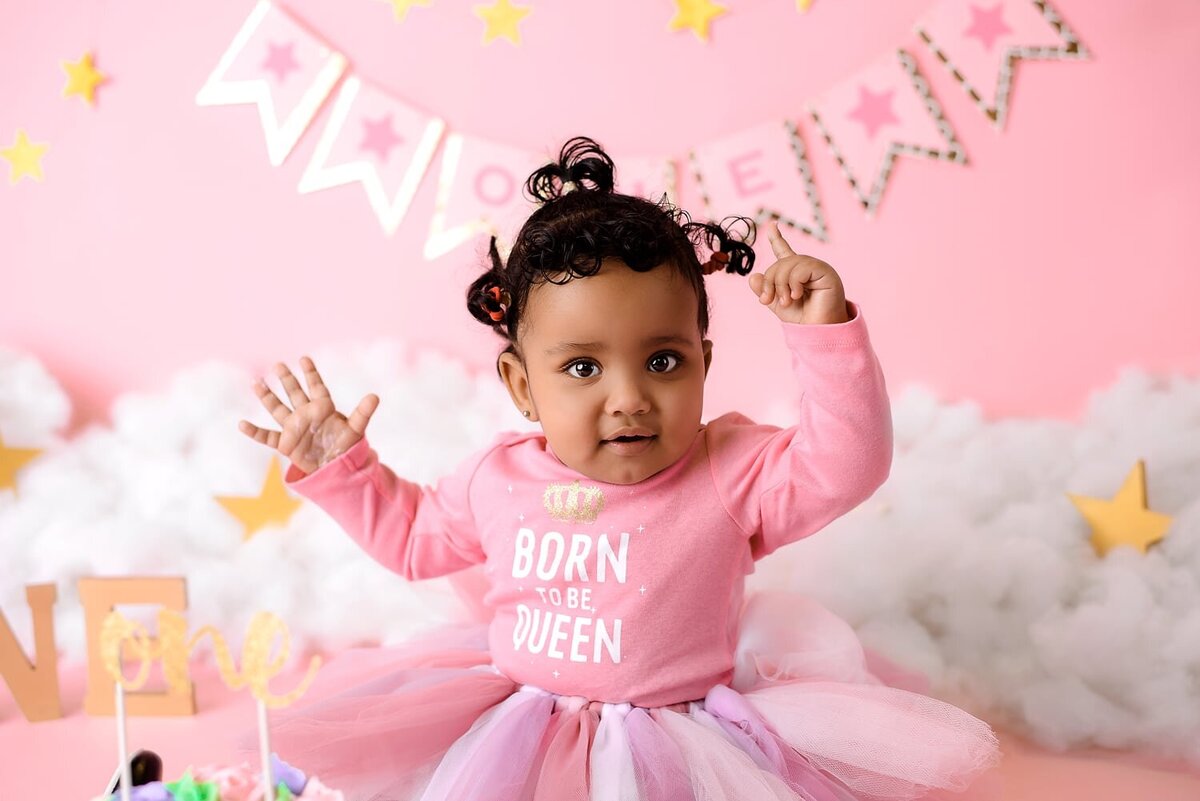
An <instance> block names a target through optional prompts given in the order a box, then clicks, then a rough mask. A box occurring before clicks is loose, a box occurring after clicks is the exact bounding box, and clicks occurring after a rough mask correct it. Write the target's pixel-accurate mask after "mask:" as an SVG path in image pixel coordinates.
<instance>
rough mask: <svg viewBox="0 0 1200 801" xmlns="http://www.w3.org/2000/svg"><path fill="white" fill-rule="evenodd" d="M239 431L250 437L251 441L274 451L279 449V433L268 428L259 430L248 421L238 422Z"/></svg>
mask: <svg viewBox="0 0 1200 801" xmlns="http://www.w3.org/2000/svg"><path fill="white" fill-rule="evenodd" d="M238 431H241V432H242V433H243V434H245V435H246V436H248V437H249V438H250V439H252V440H254V441H255V442H261V443H262V444H263V445H266V446H267V447H268V448H273V449H274V448H278V447H279V432H278V431H270V430H268V429H266V428H259V427H258V426H256V425H254V423H251V422H249V421H248V420H239V421H238Z"/></svg>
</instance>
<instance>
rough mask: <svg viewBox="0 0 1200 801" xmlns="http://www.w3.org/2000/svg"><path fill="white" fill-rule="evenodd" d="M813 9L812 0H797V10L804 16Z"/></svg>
mask: <svg viewBox="0 0 1200 801" xmlns="http://www.w3.org/2000/svg"><path fill="white" fill-rule="evenodd" d="M810 8H812V0H796V10H797V11H799V12H800V13H801V14H803V13H804V12H805V11H808V10H809V9H810Z"/></svg>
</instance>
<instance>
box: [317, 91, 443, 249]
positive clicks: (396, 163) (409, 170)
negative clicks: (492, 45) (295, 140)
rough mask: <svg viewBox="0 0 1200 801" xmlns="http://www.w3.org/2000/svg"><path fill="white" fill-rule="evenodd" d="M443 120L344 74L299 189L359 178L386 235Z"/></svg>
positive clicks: (399, 215) (400, 212) (430, 151)
mask: <svg viewBox="0 0 1200 801" xmlns="http://www.w3.org/2000/svg"><path fill="white" fill-rule="evenodd" d="M445 129H446V123H445V122H444V121H443V120H441V119H439V118H438V117H434V116H433V115H431V114H426V113H424V112H422V111H419V110H417V109H415V108H413V107H412V106H409V105H408V104H406V103H404V102H403V101H400V100H397V99H396V98H394V97H391V96H390V95H388V94H387V93H386V92H384V91H383V90H382V89H379V88H377V87H374V86H372V85H371V84H369V83H366V82H365V81H363V80H362V79H360V78H358V77H357V76H353V75H352V76H350V77H349V78H347V79H346V81H345V82H344V83H343V84H342V89H341V91H340V92H339V93H338V96H337V100H336V101H334V105H333V111H332V112H331V113H330V116H329V123H328V124H327V125H326V126H325V130H324V131H323V132H322V134H321V140H320V141H319V142H318V143H317V149H316V151H315V152H314V153H313V157H312V161H310V162H309V164H308V167H307V168H306V169H305V170H304V175H303V176H302V177H301V179H300V191H301V192H302V193H304V192H316V191H318V190H321V189H329V188H331V187H335V186H342V185H344V184H349V183H354V182H356V181H357V182H359V183H361V184H362V185H363V188H364V189H365V190H366V192H367V199H368V200H369V201H370V203H371V209H372V210H373V211H374V212H375V216H376V217H378V218H379V223H380V225H382V226H383V230H384V231H386V232H387V233H388V234H392V233H394V232H395V230H396V229H397V228H398V227H399V226H400V223H401V221H402V220H403V219H404V215H405V213H406V212H407V211H408V207H409V205H410V204H411V203H412V199H413V195H415V194H416V193H417V186H418V185H419V184H420V183H421V179H422V178H423V177H424V176H425V172H426V171H427V170H428V169H429V165H430V163H431V162H432V161H433V156H434V153H435V151H436V150H437V146H438V142H439V141H440V140H441V138H442V132H443V131H444V130H445Z"/></svg>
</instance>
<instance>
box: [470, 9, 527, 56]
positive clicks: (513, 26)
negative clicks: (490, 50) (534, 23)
mask: <svg viewBox="0 0 1200 801" xmlns="http://www.w3.org/2000/svg"><path fill="white" fill-rule="evenodd" d="M532 10H533V9H531V8H529V6H514V5H512V4H511V3H509V2H508V0H496V2H494V3H492V4H491V5H490V6H475V8H474V11H475V16H477V17H479V18H480V19H481V20H483V21H484V22H486V23H487V30H486V31H484V32H483V43H484V44H487V43H488V42H490V41H492V40H493V39H495V38H497V37H499V36H503V37H504V38H506V39H508V40H509V41H510V42H512V43H513V44H515V45H519V44H520V43H521V34H520V32H519V31H518V30H517V23H518V22H520V21H521V20H522V19H523V18H524V17H525V16H526V15H527V14H528V13H529V12H530V11H532Z"/></svg>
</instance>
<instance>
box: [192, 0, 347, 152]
mask: <svg viewBox="0 0 1200 801" xmlns="http://www.w3.org/2000/svg"><path fill="white" fill-rule="evenodd" d="M345 71H346V58H345V57H344V56H343V55H342V54H341V53H338V52H336V51H334V50H331V49H330V48H329V47H328V46H327V45H325V43H324V42H322V41H320V40H319V39H317V37H315V36H313V35H312V34H311V33H309V32H308V31H306V30H305V29H304V28H302V27H301V26H300V24H299V23H297V22H296V21H295V20H293V19H292V18H291V17H289V16H288V15H287V14H285V13H284V12H282V11H280V10H279V9H278V8H277V7H276V6H274V5H272V4H271V3H270V2H268V0H259V2H258V4H257V5H255V6H254V10H253V11H251V12H250V16H249V17H248V18H247V19H246V22H245V23H244V24H243V25H242V29H241V30H240V31H238V34H237V36H235V37H234V39H233V43H232V44H231V45H229V49H228V50H226V51H225V54H224V55H223V56H221V60H220V61H219V62H218V63H217V68H216V69H215V70H213V72H212V75H210V76H209V77H208V80H207V81H206V82H205V84H204V86H203V87H201V89H200V92H199V93H198V94H197V95H196V103H197V104H198V105H201V106H224V105H237V104H242V103H254V104H255V105H257V106H258V114H259V118H260V119H261V120H262V127H263V133H265V134H266V136H267V157H268V158H269V159H270V161H271V164H272V165H273V166H276V167H278V166H279V165H280V164H282V163H283V161H284V159H286V158H287V155H288V153H291V152H292V148H293V147H295V145H296V142H297V141H299V139H300V135H301V134H302V133H304V130H305V129H306V128H308V126H309V124H310V123H312V121H313V117H315V116H316V115H317V111H318V110H319V109H320V107H321V104H322V103H323V102H325V98H326V97H328V96H329V92H330V91H331V90H332V89H333V87H334V85H335V84H337V82H338V79H340V78H341V77H342V73H344V72H345Z"/></svg>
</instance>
